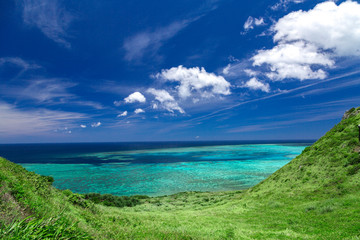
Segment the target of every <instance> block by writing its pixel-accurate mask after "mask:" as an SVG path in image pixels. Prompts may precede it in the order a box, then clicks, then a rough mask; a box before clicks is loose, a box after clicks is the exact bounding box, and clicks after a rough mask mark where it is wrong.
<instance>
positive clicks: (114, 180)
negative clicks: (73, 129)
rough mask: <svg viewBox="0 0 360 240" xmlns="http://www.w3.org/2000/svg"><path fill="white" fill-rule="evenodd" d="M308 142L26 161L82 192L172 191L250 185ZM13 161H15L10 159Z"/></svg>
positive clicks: (104, 153)
mask: <svg viewBox="0 0 360 240" xmlns="http://www.w3.org/2000/svg"><path fill="white" fill-rule="evenodd" d="M306 146H307V144H245V145H244V144H242V145H222V146H194V147H178V148H159V149H137V150H121V151H101V152H90V153H89V152H76V151H75V152H72V153H59V152H58V153H56V154H49V153H48V154H47V155H46V156H45V155H44V156H42V158H43V159H46V161H45V160H42V161H28V162H26V161H25V162H22V163H20V164H21V165H22V166H24V167H25V168H26V169H28V170H30V171H34V172H36V173H39V174H42V175H48V176H49V175H50V176H53V177H54V178H55V182H54V186H55V187H57V188H60V189H71V190H72V191H74V192H78V193H88V192H99V193H111V194H115V195H135V194H141V195H149V196H159V195H168V194H173V193H177V192H184V191H224V190H241V189H246V188H249V187H251V186H254V185H255V184H257V183H259V182H260V181H262V180H264V179H265V178H266V177H268V176H269V175H270V174H272V173H273V172H275V171H276V170H278V169H279V168H281V167H282V166H284V165H285V164H286V163H288V162H289V161H290V160H291V159H293V158H294V157H296V156H297V155H299V154H300V153H301V152H302V150H303V149H304V148H305V147H306ZM10 160H11V159H10Z"/></svg>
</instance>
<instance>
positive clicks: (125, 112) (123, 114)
mask: <svg viewBox="0 0 360 240" xmlns="http://www.w3.org/2000/svg"><path fill="white" fill-rule="evenodd" d="M127 115H128V112H127V111H124V112H122V113H120V114H119V115H117V117H126V116H127Z"/></svg>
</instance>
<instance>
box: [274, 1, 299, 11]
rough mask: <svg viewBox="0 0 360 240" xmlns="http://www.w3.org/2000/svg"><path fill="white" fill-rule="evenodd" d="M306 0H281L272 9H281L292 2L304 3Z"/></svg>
mask: <svg viewBox="0 0 360 240" xmlns="http://www.w3.org/2000/svg"><path fill="white" fill-rule="evenodd" d="M303 2H305V0H280V1H279V2H277V3H275V4H274V5H273V6H271V9H272V10H279V9H286V8H287V7H288V6H289V5H290V4H291V3H295V4H298V3H303Z"/></svg>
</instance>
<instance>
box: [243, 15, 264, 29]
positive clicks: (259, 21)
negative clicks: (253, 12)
mask: <svg viewBox="0 0 360 240" xmlns="http://www.w3.org/2000/svg"><path fill="white" fill-rule="evenodd" d="M264 24H265V22H264V18H262V17H260V18H253V17H252V16H249V17H248V19H247V20H246V22H245V23H244V30H245V31H248V30H249V29H253V28H254V27H255V26H260V25H264Z"/></svg>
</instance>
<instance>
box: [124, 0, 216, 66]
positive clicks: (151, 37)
mask: <svg viewBox="0 0 360 240" xmlns="http://www.w3.org/2000/svg"><path fill="white" fill-rule="evenodd" d="M204 2H205V3H204V4H203V5H202V6H201V7H200V8H199V9H197V10H195V11H194V12H193V13H192V14H190V15H189V16H188V17H186V18H183V19H180V20H176V21H172V22H170V23H169V24H168V25H165V26H160V27H157V28H154V29H148V30H144V31H141V32H138V33H136V34H135V35H133V36H129V37H128V38H126V39H125V40H124V42H123V46H122V48H123V49H124V51H125V56H124V59H125V60H126V61H128V62H132V63H135V64H136V63H141V62H142V60H143V58H144V57H145V56H151V57H152V60H154V59H156V58H157V57H158V54H157V52H158V50H159V49H160V48H161V47H162V46H163V44H165V43H166V42H167V41H168V40H170V39H171V38H173V37H174V36H176V35H177V34H178V33H179V32H180V31H182V30H183V29H185V28H186V27H188V26H189V25H190V24H191V23H193V22H195V21H197V20H199V19H200V18H202V17H203V16H205V15H206V14H207V13H208V12H210V11H212V10H214V9H216V8H217V2H218V0H209V1H204Z"/></svg>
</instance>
